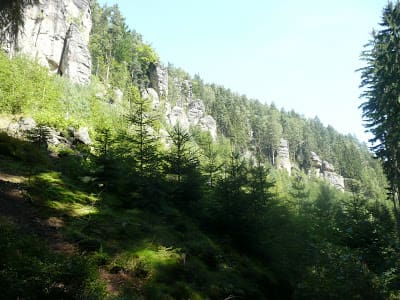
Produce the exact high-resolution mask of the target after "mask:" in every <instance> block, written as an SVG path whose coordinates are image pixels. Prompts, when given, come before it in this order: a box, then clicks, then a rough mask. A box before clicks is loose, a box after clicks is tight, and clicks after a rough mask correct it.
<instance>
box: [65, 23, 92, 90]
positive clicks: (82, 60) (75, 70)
mask: <svg viewBox="0 0 400 300" xmlns="http://www.w3.org/2000/svg"><path fill="white" fill-rule="evenodd" d="M91 69H92V65H91V56H90V52H89V49H88V48H87V46H86V45H85V43H84V41H83V39H82V36H81V33H80V31H79V29H78V26H76V25H75V24H74V23H72V24H71V26H70V27H69V30H68V32H67V35H66V37H65V44H64V50H63V52H62V56H61V62H60V66H59V68H58V72H59V74H60V75H62V76H66V77H68V78H70V79H71V80H72V81H74V82H77V83H83V84H87V83H89V82H90V74H91Z"/></svg>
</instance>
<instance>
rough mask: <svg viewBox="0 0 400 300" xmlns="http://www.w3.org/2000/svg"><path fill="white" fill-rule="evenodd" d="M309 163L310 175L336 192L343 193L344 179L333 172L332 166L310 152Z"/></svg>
mask: <svg viewBox="0 0 400 300" xmlns="http://www.w3.org/2000/svg"><path fill="white" fill-rule="evenodd" d="M311 161H312V166H311V169H310V170H309V172H310V175H312V176H315V177H317V178H321V179H324V180H326V181H328V182H329V183H330V184H331V185H332V186H334V187H335V188H337V189H338V190H340V191H344V189H345V184H344V178H343V176H341V175H339V174H337V173H336V172H335V168H334V167H333V165H332V164H330V163H329V162H327V161H322V160H321V159H320V157H319V156H318V155H317V154H316V153H315V152H311Z"/></svg>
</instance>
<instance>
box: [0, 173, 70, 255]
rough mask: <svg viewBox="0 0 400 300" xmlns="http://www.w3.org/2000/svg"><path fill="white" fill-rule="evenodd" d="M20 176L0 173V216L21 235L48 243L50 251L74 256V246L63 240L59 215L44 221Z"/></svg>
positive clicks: (61, 220)
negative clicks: (9, 222) (23, 233)
mask: <svg viewBox="0 0 400 300" xmlns="http://www.w3.org/2000/svg"><path fill="white" fill-rule="evenodd" d="M24 181H25V178H24V177H22V176H13V175H10V174H5V173H1V172H0V216H1V217H3V218H6V219H8V220H9V221H11V222H12V223H14V224H16V225H17V226H18V228H20V230H21V231H22V232H25V233H28V234H35V235H37V236H39V237H41V238H43V239H45V240H47V241H48V243H49V247H50V249H52V250H54V251H55V252H59V253H63V254H69V255H71V254H74V253H76V252H77V250H78V249H77V247H76V246H75V245H73V244H71V243H69V242H67V241H65V240H64V238H63V235H62V233H61V231H60V229H61V228H62V227H63V226H64V220H63V218H62V217H60V216H50V217H46V218H43V217H41V215H40V212H39V209H38V208H37V207H35V205H33V203H32V201H31V199H30V197H29V195H28V193H27V192H26V190H25V189H24V185H23V182H24Z"/></svg>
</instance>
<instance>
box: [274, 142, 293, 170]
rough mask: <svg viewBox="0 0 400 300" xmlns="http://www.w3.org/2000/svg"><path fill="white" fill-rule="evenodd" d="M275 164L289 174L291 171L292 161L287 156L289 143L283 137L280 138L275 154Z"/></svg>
mask: <svg viewBox="0 0 400 300" xmlns="http://www.w3.org/2000/svg"><path fill="white" fill-rule="evenodd" d="M277 164H278V168H279V169H283V170H286V171H287V172H288V174H289V175H291V173H292V163H291V162H290V157H289V145H288V141H287V140H285V139H281V140H280V145H279V149H278V155H277Z"/></svg>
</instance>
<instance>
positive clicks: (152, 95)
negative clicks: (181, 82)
mask: <svg viewBox="0 0 400 300" xmlns="http://www.w3.org/2000/svg"><path fill="white" fill-rule="evenodd" d="M142 98H143V99H151V106H152V108H153V109H156V108H157V107H159V105H160V97H159V96H158V94H157V91H156V90H155V89H153V88H148V89H145V90H143V92H142Z"/></svg>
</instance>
